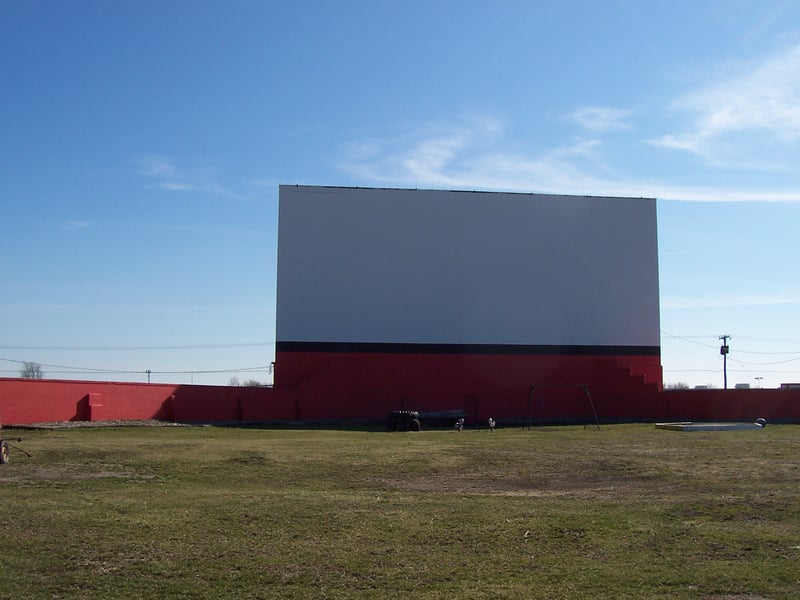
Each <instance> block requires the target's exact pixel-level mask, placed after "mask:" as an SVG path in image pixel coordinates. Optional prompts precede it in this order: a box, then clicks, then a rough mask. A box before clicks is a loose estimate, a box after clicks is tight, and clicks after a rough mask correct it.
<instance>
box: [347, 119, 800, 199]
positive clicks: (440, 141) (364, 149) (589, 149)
mask: <svg viewBox="0 0 800 600" xmlns="http://www.w3.org/2000/svg"><path fill="white" fill-rule="evenodd" d="M603 149H604V145H603V144H602V143H601V142H600V141H598V140H593V139H588V140H577V141H573V142H572V143H571V144H566V145H563V146H557V147H555V148H549V149H545V150H540V151H528V152H526V151H524V150H521V149H520V148H519V147H518V146H517V145H516V144H512V143H511V142H508V141H507V136H506V127H505V126H504V125H502V124H501V123H500V121H498V120H495V119H492V118H488V117H485V118H481V119H476V118H472V119H468V120H466V121H464V122H461V123H456V124H453V123H449V124H445V125H439V126H428V127H424V128H420V129H419V130H417V131H416V132H415V133H413V134H404V135H402V136H399V137H397V138H387V139H383V140H378V139H375V138H372V139H369V140H359V141H355V142H353V143H352V144H351V145H350V147H348V148H347V149H345V151H344V155H345V159H344V161H343V163H342V165H341V167H342V168H343V169H344V170H346V171H347V172H349V173H350V174H352V175H354V176H356V177H358V179H359V180H360V181H364V182H370V183H376V184H379V185H402V186H409V187H442V188H450V189H484V190H496V191H523V192H546V193H555V194H579V195H594V196H631V197H647V198H659V199H661V200H679V201H694V202H800V189H797V188H788V189H780V188H776V189H769V188H762V189H758V188H745V187H742V186H733V185H730V186H712V185H707V186H682V185H679V184H675V183H664V182H660V181H652V180H643V179H638V178H634V177H631V176H625V175H620V174H618V173H615V172H614V171H613V170H611V169H609V168H608V167H607V166H606V165H605V163H604V162H603V158H602V151H603Z"/></svg>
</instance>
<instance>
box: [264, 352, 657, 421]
mask: <svg viewBox="0 0 800 600" xmlns="http://www.w3.org/2000/svg"><path fill="white" fill-rule="evenodd" d="M661 381H662V379H661V364H660V358H659V356H649V355H648V356H637V355H608V354H604V355H600V356H598V355H588V356H587V355H564V354H552V355H548V354H535V355H503V354H429V353H397V354H394V353H381V352H287V351H281V350H280V349H279V351H278V353H277V360H276V365H275V387H276V389H283V390H289V389H293V390H296V391H297V394H298V397H299V398H302V399H303V401H302V402H300V403H298V408H297V413H298V414H296V415H294V416H295V418H296V419H298V420H317V419H359V418H363V419H374V418H381V417H385V415H386V414H387V412H388V411H390V410H398V409H411V410H420V411H442V410H463V411H465V412H466V413H467V414H468V422H469V421H482V420H485V419H488V418H489V417H492V418H495V419H515V420H519V419H523V420H524V419H528V418H530V419H534V420H540V421H548V420H569V419H575V420H583V419H585V418H586V417H587V416H590V417H591V416H592V412H591V411H592V408H594V411H596V412H597V413H598V416H599V417H600V418H605V419H637V418H645V417H648V416H651V415H653V414H657V411H656V406H655V404H656V403H657V402H658V397H659V394H658V392H659V391H660V389H661ZM532 386H536V387H535V388H533V393H531V392H532ZM587 390H588V394H589V395H588V396H587ZM589 396H590V397H591V402H589Z"/></svg>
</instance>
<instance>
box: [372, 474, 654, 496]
mask: <svg viewBox="0 0 800 600" xmlns="http://www.w3.org/2000/svg"><path fill="white" fill-rule="evenodd" d="M380 483H381V484H382V485H384V486H385V487H387V488H394V489H398V490H404V491H409V492H421V493H431V494H453V493H460V494H475V495H489V496H529V497H539V498H553V497H559V496H573V497H574V496H598V495H607V494H625V495H629V496H631V495H639V494H643V493H650V492H652V491H653V490H654V489H655V488H656V487H657V486H658V484H657V483H655V482H653V481H650V480H648V479H647V478H637V477H607V478H586V477H580V478H569V477H563V478H555V479H542V480H535V481H533V480H526V479H513V478H494V477H492V478H481V477H420V478H415V479H409V478H404V479H382V480H381V481H380Z"/></svg>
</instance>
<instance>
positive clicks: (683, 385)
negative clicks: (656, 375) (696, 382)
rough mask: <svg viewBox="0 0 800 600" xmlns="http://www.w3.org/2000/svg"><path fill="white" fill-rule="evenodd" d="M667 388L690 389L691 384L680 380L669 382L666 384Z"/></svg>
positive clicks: (665, 387)
mask: <svg viewBox="0 0 800 600" xmlns="http://www.w3.org/2000/svg"><path fill="white" fill-rule="evenodd" d="M664 389H665V390H688V389H689V384H688V383H684V382H683V381H679V382H678V383H668V384H666V385H665V386H664Z"/></svg>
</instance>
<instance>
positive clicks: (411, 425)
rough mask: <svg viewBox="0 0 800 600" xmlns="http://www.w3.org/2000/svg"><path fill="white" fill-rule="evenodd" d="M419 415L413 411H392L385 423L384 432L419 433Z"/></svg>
mask: <svg viewBox="0 0 800 600" xmlns="http://www.w3.org/2000/svg"><path fill="white" fill-rule="evenodd" d="M419 430H420V424H419V413H418V412H417V411H415V410H393V411H392V412H390V413H389V418H388V420H387V421H386V431H419Z"/></svg>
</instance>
